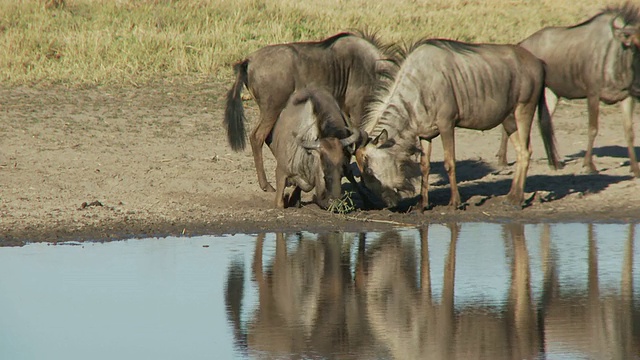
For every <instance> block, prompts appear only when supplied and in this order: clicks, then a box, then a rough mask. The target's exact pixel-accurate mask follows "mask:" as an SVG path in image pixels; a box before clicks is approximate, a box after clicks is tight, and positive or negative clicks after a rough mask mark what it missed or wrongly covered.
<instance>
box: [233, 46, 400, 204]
mask: <svg viewBox="0 0 640 360" xmlns="http://www.w3.org/2000/svg"><path fill="white" fill-rule="evenodd" d="M384 51H386V50H385V49H384V48H383V47H382V46H381V45H379V44H378V42H377V40H376V39H374V37H373V36H367V35H364V34H352V33H339V34H337V35H334V36H332V37H330V38H327V39H325V40H322V41H318V42H296V43H288V44H277V45H270V46H267V47H264V48H262V49H259V50H257V51H256V52H254V53H252V54H250V55H249V56H247V57H246V58H245V59H244V60H242V61H240V62H239V63H237V64H236V65H235V66H234V70H235V73H236V76H237V77H236V81H235V83H234V85H233V87H232V88H231V89H230V90H229V92H228V93H227V107H226V111H225V115H224V123H225V126H226V129H227V136H228V140H229V144H230V145H231V148H232V149H233V150H235V151H239V150H242V149H244V148H245V128H244V121H245V116H244V109H243V107H242V99H241V91H242V88H243V86H246V87H247V89H248V90H249V92H250V93H251V95H252V96H253V98H254V99H255V101H256V102H257V103H258V108H259V109H260V121H259V122H258V125H257V126H256V127H255V129H254V130H253V132H252V133H251V136H250V141H251V150H252V152H253V160H254V163H255V166H256V172H257V174H258V182H259V184H260V188H261V189H262V190H264V191H269V192H271V191H274V189H273V187H272V186H271V184H269V183H268V181H267V177H266V175H265V172H264V164H263V161H262V146H263V145H264V142H265V140H266V139H267V137H268V136H269V133H271V129H272V128H273V126H274V124H275V122H276V120H277V119H278V115H280V112H281V111H282V109H284V107H285V105H286V104H287V101H288V100H289V97H290V96H291V94H292V93H293V92H294V91H295V90H297V89H302V88H304V87H306V86H308V85H314V86H317V87H324V88H326V89H329V91H331V93H332V94H333V97H334V98H335V99H336V100H337V101H338V104H339V105H340V107H341V108H342V109H343V110H344V112H345V113H346V114H347V115H348V116H349V117H350V119H351V126H352V127H353V128H357V127H358V126H359V123H360V118H361V117H362V115H363V112H364V107H365V101H366V99H367V98H368V97H369V96H370V94H371V92H372V89H373V88H374V86H375V84H376V80H377V79H378V76H379V75H381V74H385V73H386V72H388V71H389V70H390V69H391V67H390V65H391V63H390V62H388V61H387V60H386V59H387V56H386V55H385V54H384ZM349 180H352V179H351V178H350V179H349Z"/></svg>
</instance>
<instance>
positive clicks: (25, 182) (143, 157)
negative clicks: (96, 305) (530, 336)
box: [0, 82, 640, 245]
mask: <svg viewBox="0 0 640 360" xmlns="http://www.w3.org/2000/svg"><path fill="white" fill-rule="evenodd" d="M228 86H229V84H227V83H222V82H211V83H204V84H195V85H194V84H188V83H184V84H180V83H175V82H174V83H171V84H157V85H155V86H147V87H141V88H128V89H108V88H100V87H96V88H87V89H68V88H63V87H52V88H46V89H34V88H29V87H21V88H11V89H0V98H2V99H4V100H3V102H2V103H1V104H0V186H1V188H0V245H21V244H24V243H25V242H31V241H51V242H59V241H72V240H95V241H103V240H113V239H123V238H132V237H148V236H157V237H163V236H195V235H203V234H215V235H222V234H233V233H258V232H273V231H286V232H295V231H301V230H306V231H312V232H321V231H376V230H385V229H389V228H391V227H397V226H420V225H422V224H426V223H446V222H466V221H473V222H478V221H490V222H506V221H518V222H527V223H533V222H600V223H602V222H615V223H629V222H635V221H638V219H640V205H638V204H639V201H640V185H639V181H638V180H637V179H635V178H633V177H632V176H631V174H630V172H629V163H628V159H627V150H626V147H625V146H624V134H623V129H622V124H621V120H622V115H621V113H620V110H619V107H617V106H603V108H602V111H601V121H600V131H599V133H598V137H597V138H596V147H595V149H594V153H595V158H594V161H595V163H596V166H597V167H598V169H599V173H598V174H593V175H590V174H584V173H583V172H582V168H581V163H582V156H583V154H584V148H585V147H586V140H587V135H586V128H587V119H586V104H585V103H584V102H583V101H574V102H561V103H560V104H559V106H558V110H557V111H556V114H555V116H554V127H555V131H556V136H557V140H558V149H559V153H560V155H561V157H562V160H563V161H564V162H565V164H566V166H565V167H564V169H562V170H559V171H554V170H551V169H549V167H548V166H547V164H546V159H545V158H544V150H543V147H542V142H541V139H540V136H539V134H538V129H537V128H536V127H534V129H533V131H532V146H533V157H532V162H531V167H530V169H529V176H528V178H527V183H526V187H525V191H526V192H527V193H528V195H529V196H530V197H532V200H531V203H530V205H529V206H528V207H526V208H524V209H522V210H514V209H513V208H511V207H509V206H505V205H504V204H502V201H501V196H502V195H504V194H506V193H507V192H508V190H509V186H510V183H511V177H512V173H513V165H511V166H510V167H508V168H505V169H501V168H499V167H497V164H496V161H495V157H494V155H495V152H496V151H497V146H498V144H499V139H500V131H499V129H494V130H490V131H485V132H478V131H469V130H462V129H461V130H456V158H457V163H456V164H457V165H456V166H457V172H458V182H459V186H460V193H461V196H462V200H463V201H468V202H469V206H468V207H467V209H466V210H464V211H461V210H453V209H450V208H449V207H448V206H447V203H448V199H449V185H448V180H447V177H446V173H445V171H444V168H443V165H442V149H441V144H440V142H439V140H438V139H436V140H434V146H433V154H432V175H431V177H430V179H429V180H430V183H431V186H430V188H431V191H430V199H431V201H432V203H433V205H434V208H433V209H432V210H430V211H428V212H425V213H424V214H420V213H419V212H415V211H414V212H410V213H400V212H392V211H389V210H371V211H356V212H353V213H350V214H347V215H344V216H343V215H339V214H330V213H327V212H326V211H323V210H321V209H319V208H318V207H317V206H316V205H314V204H312V203H311V202H310V201H311V199H310V195H308V194H305V197H303V202H304V203H305V204H304V206H303V207H302V208H300V209H285V210H276V209H274V208H273V201H274V200H273V196H274V195H273V194H272V193H264V192H262V191H261V190H260V189H259V187H258V184H257V178H256V175H255V171H254V168H253V158H252V156H251V151H250V149H249V148H247V149H245V150H244V151H241V152H237V153H236V152H233V151H231V149H230V148H229V146H228V145H227V143H226V134H225V133H224V130H223V127H222V117H223V113H224V94H225V91H226V90H227V87H228ZM245 110H246V114H247V119H248V123H247V124H246V126H247V129H252V128H253V126H255V124H256V121H257V119H258V116H257V109H256V106H255V103H253V101H251V100H248V101H245ZM637 112H638V111H636V114H635V116H636V118H637V117H638V114H637ZM636 149H637V148H636ZM513 153H514V151H513V150H512V149H510V153H509V156H510V161H513V156H514V154H513ZM264 157H265V168H266V171H267V177H268V178H269V180H270V181H271V182H273V177H274V170H273V169H274V167H275V161H274V160H273V156H272V155H271V153H270V152H269V151H268V149H265V150H264ZM534 194H535V195H534ZM83 204H84V205H83Z"/></svg>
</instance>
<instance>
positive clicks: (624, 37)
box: [611, 16, 640, 97]
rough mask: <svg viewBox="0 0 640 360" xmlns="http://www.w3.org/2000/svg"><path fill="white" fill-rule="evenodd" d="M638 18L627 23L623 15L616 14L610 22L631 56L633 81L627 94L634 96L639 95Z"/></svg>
mask: <svg viewBox="0 0 640 360" xmlns="http://www.w3.org/2000/svg"><path fill="white" fill-rule="evenodd" d="M638 20H639V21H637V22H632V23H629V22H627V21H625V19H624V18H623V17H620V16H617V17H616V18H614V19H613V21H612V22H611V28H612V31H613V35H614V37H615V38H616V40H618V41H620V43H621V44H622V47H623V48H624V49H625V51H629V52H631V53H632V56H633V59H632V61H631V70H632V72H633V81H632V83H631V86H630V87H629V94H630V95H631V96H634V97H640V16H639V19H638Z"/></svg>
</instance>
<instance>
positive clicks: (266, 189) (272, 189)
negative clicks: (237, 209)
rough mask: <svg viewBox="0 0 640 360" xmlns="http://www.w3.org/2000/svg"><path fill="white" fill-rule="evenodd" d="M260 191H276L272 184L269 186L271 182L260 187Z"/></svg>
mask: <svg viewBox="0 0 640 360" xmlns="http://www.w3.org/2000/svg"><path fill="white" fill-rule="evenodd" d="M262 191H264V192H268V193H272V192H276V189H274V188H273V186H271V184H267V186H266V187H264V188H262Z"/></svg>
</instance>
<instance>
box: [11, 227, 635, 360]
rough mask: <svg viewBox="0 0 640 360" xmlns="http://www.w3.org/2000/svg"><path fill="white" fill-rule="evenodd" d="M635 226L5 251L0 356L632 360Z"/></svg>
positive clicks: (205, 239)
mask: <svg viewBox="0 0 640 360" xmlns="http://www.w3.org/2000/svg"><path fill="white" fill-rule="evenodd" d="M635 227H636V226H635V225H621V224H598V225H590V224H577V223H576V224H552V225H545V224H533V225H517V224H506V225H502V224H484V223H468V224H451V225H431V226H429V227H425V228H422V229H401V230H398V231H393V232H386V233H369V234H353V233H332V234H319V235H318V234H310V233H301V234H279V233H278V234H274V233H267V234H258V235H236V236H227V237H213V236H201V237H194V238H173V237H169V238H161V239H158V238H153V239H139V240H127V241H115V242H107V243H91V242H86V243H67V244H65V245H49V244H29V245H26V246H23V247H5V248H0V359H15V360H19V359H262V358H307V359H311V358H313V359H322V358H349V359H352V358H358V359H372V358H376V359H417V358H420V359H543V358H544V359H640V275H638V274H639V273H640V261H639V260H638V259H640V253H639V252H640V247H639V246H637V244H634V243H637V242H638V240H637V239H636V238H637V237H638V236H637V235H636V234H635V232H634V230H635Z"/></svg>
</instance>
